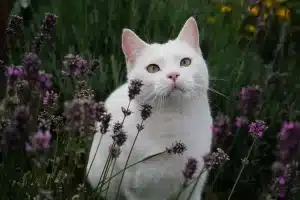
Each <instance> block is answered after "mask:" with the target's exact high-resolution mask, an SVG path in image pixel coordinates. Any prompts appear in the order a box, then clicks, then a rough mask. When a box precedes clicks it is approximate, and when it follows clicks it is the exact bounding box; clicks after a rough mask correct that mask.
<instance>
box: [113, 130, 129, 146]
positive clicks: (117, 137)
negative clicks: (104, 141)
mask: <svg viewBox="0 0 300 200" xmlns="http://www.w3.org/2000/svg"><path fill="white" fill-rule="evenodd" d="M112 138H113V140H114V141H115V143H116V144H117V145H118V146H122V145H123V144H124V143H125V142H126V140H127V135H126V133H125V131H123V130H120V131H119V132H118V133H116V134H114V135H113V136H112Z"/></svg>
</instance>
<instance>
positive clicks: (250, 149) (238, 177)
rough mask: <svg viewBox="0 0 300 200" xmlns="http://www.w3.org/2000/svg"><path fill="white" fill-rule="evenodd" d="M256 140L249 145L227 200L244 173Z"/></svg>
mask: <svg viewBox="0 0 300 200" xmlns="http://www.w3.org/2000/svg"><path fill="white" fill-rule="evenodd" d="M256 140H257V138H255V139H254V140H253V142H252V145H251V147H250V148H249V151H248V154H247V156H246V158H245V159H244V161H243V165H242V168H241V170H240V172H239V174H238V176H237V178H236V180H235V183H234V185H233V187H232V189H231V191H230V194H229V197H228V199H227V200H230V199H231V197H232V195H233V192H234V190H235V187H236V186H237V183H238V182H239V180H240V177H241V175H242V173H243V171H244V169H245V167H246V165H247V161H248V159H249V157H250V154H251V152H252V149H253V147H254V145H255V143H256Z"/></svg>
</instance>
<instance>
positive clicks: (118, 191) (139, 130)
mask: <svg viewBox="0 0 300 200" xmlns="http://www.w3.org/2000/svg"><path fill="white" fill-rule="evenodd" d="M143 123H144V120H142V122H141V126H143ZM141 131H142V129H138V132H137V134H136V136H135V138H134V141H133V144H132V146H131V149H130V151H129V155H128V157H127V160H126V163H125V167H124V168H126V167H127V165H128V162H129V158H130V156H131V153H132V150H133V147H134V145H135V143H136V140H137V138H138V136H139V134H140V132H141ZM124 175H125V170H124V171H123V173H122V177H121V180H120V183H119V187H118V190H117V195H116V200H117V199H118V197H119V194H120V189H121V185H122V181H123V178H124Z"/></svg>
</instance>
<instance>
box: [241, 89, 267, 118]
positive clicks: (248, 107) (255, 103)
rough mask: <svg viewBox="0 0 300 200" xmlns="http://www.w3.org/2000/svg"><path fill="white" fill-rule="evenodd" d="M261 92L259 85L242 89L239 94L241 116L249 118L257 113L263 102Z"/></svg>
mask: <svg viewBox="0 0 300 200" xmlns="http://www.w3.org/2000/svg"><path fill="white" fill-rule="evenodd" d="M261 93H262V91H261V89H260V88H259V86H254V87H250V86H249V87H244V88H242V89H241V91H240V93H239V95H238V99H239V103H238V108H239V110H240V113H241V116H243V117H247V118H249V117H254V116H255V115H256V114H257V111H258V110H259V108H260V104H261Z"/></svg>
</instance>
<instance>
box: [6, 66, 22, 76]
mask: <svg viewBox="0 0 300 200" xmlns="http://www.w3.org/2000/svg"><path fill="white" fill-rule="evenodd" d="M7 75H8V76H9V77H12V78H17V77H22V76H23V75H24V70H23V67H22V66H10V67H7Z"/></svg>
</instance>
